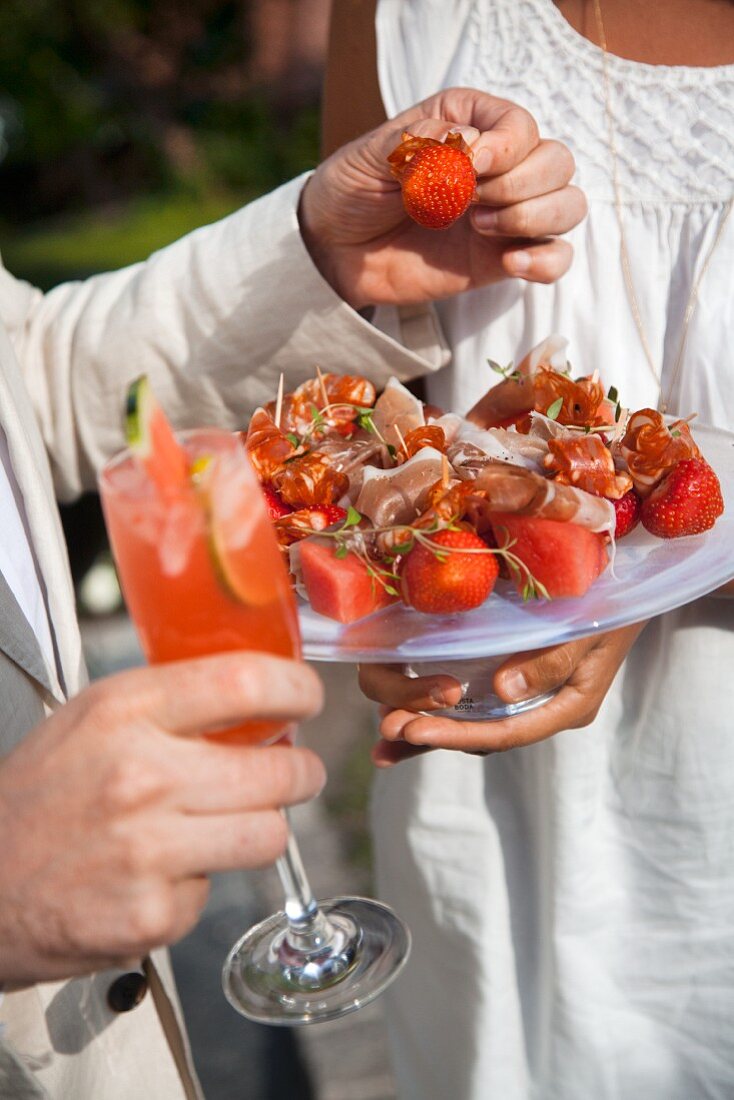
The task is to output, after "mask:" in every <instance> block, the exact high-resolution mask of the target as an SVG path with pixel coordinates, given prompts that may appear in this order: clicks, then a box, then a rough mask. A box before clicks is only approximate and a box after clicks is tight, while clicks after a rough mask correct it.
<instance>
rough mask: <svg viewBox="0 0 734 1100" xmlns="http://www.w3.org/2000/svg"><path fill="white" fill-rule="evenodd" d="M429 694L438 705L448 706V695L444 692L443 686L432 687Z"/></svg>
mask: <svg viewBox="0 0 734 1100" xmlns="http://www.w3.org/2000/svg"><path fill="white" fill-rule="evenodd" d="M428 694H429V696H430V697H431V699H432V700H433V702H434V703H436V705H437V706H439V707H445V706H446V696H445V695H444V693H443V692H442V690H441V688H431V690H430V691H429V693H428Z"/></svg>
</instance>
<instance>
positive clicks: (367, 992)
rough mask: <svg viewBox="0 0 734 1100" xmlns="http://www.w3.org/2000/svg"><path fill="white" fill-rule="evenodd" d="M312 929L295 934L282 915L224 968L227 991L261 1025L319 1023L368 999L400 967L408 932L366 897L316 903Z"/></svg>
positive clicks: (258, 929)
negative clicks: (315, 926) (315, 920)
mask: <svg viewBox="0 0 734 1100" xmlns="http://www.w3.org/2000/svg"><path fill="white" fill-rule="evenodd" d="M319 913H320V917H319V916H317V921H318V922H319V923H318V928H317V932H316V934H314V931H313V928H311V929H310V931H309V934H308V937H306V936H304V937H300V936H299V935H298V934H295V935H294V933H293V926H292V925H291V924H289V922H288V919H287V917H286V915H285V913H282V912H281V913H276V914H275V915H274V916H272V917H268V918H267V919H266V920H264V921H262V922H261V923H260V924H256V925H255V927H254V928H251V929H250V930H249V931H248V932H246V933H245V935H244V936H243V937H242V939H240V940H239V941H238V942H237V943H236V944H235V945H234V947H233V948H232V950H231V951H230V953H229V955H228V956H227V961H226V963H225V966H224V972H223V976H222V982H223V986H224V993H225V996H226V998H227V1000H228V1001H229V1003H230V1004H231V1005H232V1007H233V1008H236V1009H237V1011H238V1012H240V1013H242V1015H243V1016H247V1017H248V1019H250V1020H256V1021H258V1022H259V1023H263V1024H282V1025H287V1026H294V1025H303V1024H314V1023H321V1022H323V1021H325V1020H334V1019H337V1018H338V1017H340V1016H345V1015H346V1014H347V1013H348V1012H354V1011H356V1009H358V1008H361V1007H362V1006H363V1005H365V1004H368V1003H369V1002H370V1001H372V1000H374V999H375V997H377V996H379V994H380V993H382V991H383V990H384V989H386V988H387V986H388V985H389V984H390V982H392V981H393V979H394V978H396V977H397V975H398V974H399V973H400V971H401V970H402V968H403V966H404V965H405V963H406V961H407V959H408V955H409V954H410V932H409V931H408V929H407V927H406V925H405V924H403V922H402V921H401V920H400V918H399V917H398V916H396V914H395V913H393V911H392V910H391V909H389V908H388V907H387V906H386V905H382V904H381V903H380V902H378V901H372V900H369V899H367V898H356V897H344V898H331V899H329V900H328V901H323V902H320V903H319Z"/></svg>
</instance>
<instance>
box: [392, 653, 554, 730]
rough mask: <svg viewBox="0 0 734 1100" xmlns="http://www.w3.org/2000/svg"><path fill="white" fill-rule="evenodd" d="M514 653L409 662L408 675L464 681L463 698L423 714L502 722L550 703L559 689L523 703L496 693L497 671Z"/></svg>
mask: <svg viewBox="0 0 734 1100" xmlns="http://www.w3.org/2000/svg"><path fill="white" fill-rule="evenodd" d="M509 656H510V655H509V654H507V653H506V654H504V655H503V656H500V657H480V658H478V659H475V660H471V661H438V662H437V661H431V662H426V663H421V664H410V665H406V666H405V668H404V672H405V675H406V676H411V677H413V678H417V677H419V676H439V675H443V676H453V677H454V679H455V680H458V681H459V682H460V684H461V698H460V699H459V701H458V703H454V705H453V706H451V707H444V708H442V709H441V710H430V711H428V710H426V711H422V712H421V713H422V714H426V715H429V716H430V717H431V718H436V717H440V718H456V719H457V720H459V721H461V722H498V721H499V720H500V719H501V718H512V717H514V716H515V715H517V714H524V713H525V712H526V711H528V710H534V709H535V707H540V706H542V705H543V703H547V702H548V700H549V699H552V698H553V696H554V695H555V694H556V692H557V690H558V689H556V690H555V691H547V692H544V694H543V695H535V696H533V698H532V699H523V700H522V702H520V703H506V702H505V700H504V699H500V697H499V695H496V694H495V692H494V687H493V680H494V674H495V672H496V671H497V669H498V668H499V667H500V665H502V664H504V663H505V661H506V660H507V659H508V657H509Z"/></svg>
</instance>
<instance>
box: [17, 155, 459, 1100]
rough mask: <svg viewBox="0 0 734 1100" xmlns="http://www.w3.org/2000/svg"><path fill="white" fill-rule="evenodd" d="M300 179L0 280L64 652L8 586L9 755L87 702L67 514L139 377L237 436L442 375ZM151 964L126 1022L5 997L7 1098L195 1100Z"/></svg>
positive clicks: (26, 463)
mask: <svg viewBox="0 0 734 1100" xmlns="http://www.w3.org/2000/svg"><path fill="white" fill-rule="evenodd" d="M304 179H305V177H301V178H299V179H297V180H294V181H293V182H292V183H290V184H286V185H285V186H284V187H282V188H280V189H279V190H278V191H276V192H274V193H273V194H272V195H270V196H267V197H265V198H263V199H261V200H258V201H257V202H255V203H253V204H251V205H250V206H249V207H246V208H245V209H243V210H241V211H239V212H237V213H236V214H233V215H232V216H231V217H229V218H227V219H225V220H224V221H221V222H218V223H216V224H215V225H212V226H208V227H206V228H204V229H200V230H198V231H196V232H195V233H192V234H191V235H190V236H188V237H186V238H184V239H183V240H181V241H178V242H177V243H176V244H174V245H171V246H170V247H168V248H166V249H163V250H162V251H161V252H158V253H156V254H155V255H154V256H152V257H151V258H150V259H149V260H148V261H147V262H146V263H143V264H138V265H135V266H133V267H130V268H126V269H123V270H121V271H117V272H112V273H109V274H106V275H102V276H99V277H97V278H93V279H89V280H88V281H86V282H83V283H73V284H65V285H63V286H59V287H57V288H56V289H55V290H53V291H52V292H50V293H49V294H46V295H43V294H41V292H40V291H38V290H36V289H34V288H33V287H31V286H29V285H28V284H26V283H22V282H20V281H18V280H16V279H14V278H13V277H12V276H11V275H10V274H9V273H8V272H7V271H6V270H5V269H4V268H3V267H1V266H0V423H1V424H2V427H3V429H4V431H5V433H6V436H7V440H8V447H9V451H10V458H11V462H12V465H13V469H14V472H15V475H16V478H17V480H18V484H19V487H20V491H21V493H22V496H23V501H24V505H25V509H26V513H27V518H28V524H29V528H30V532H31V538H32V542H33V547H34V551H35V554H36V557H37V561H38V565H39V570H40V573H41V576H42V580H43V584H44V586H45V591H46V597H47V602H48V607H49V613H50V618H51V622H52V627H53V633H54V637H55V642H56V646H57V651H58V667H57V669H56V670H48V669H47V668H46V667H45V666H44V662H43V659H42V656H41V653H40V650H39V647H38V645H37V643H36V640H35V638H34V636H33V634H32V631H31V630H30V627H29V626H28V623H27V622H26V620H25V618H24V617H23V614H22V612H21V611H20V608H19V607H18V605H17V603H16V601H15V599H14V598H13V595H12V593H11V592H10V589H9V588H8V586H7V584H6V583H5V581H4V579H3V578H2V576H1V575H0V752H1V753H7V752H8V751H10V750H11V749H12V748H13V746H14V745H15V744H16V743H17V741H18V740H19V739H20V738H21V737H22V736H23V735H24V734H25V733H26V732H27V731H28V730H29V729H30V728H32V727H33V726H34V725H35V724H36V723H38V722H39V721H41V720H42V719H43V717H44V716H45V715H48V714H50V713H51V712H52V711H53V710H54V709H55V708H57V707H58V706H60V705H63V703H64V701H65V699H67V698H68V697H69V696H71V695H73V694H74V693H75V692H77V691H79V689H80V688H81V687H83V686H84V683H85V670H84V660H83V655H82V648H81V643H80V637H79V631H78V628H77V622H76V617H75V608H74V593H73V588H72V583H71V578H70V573H69V568H68V562H67V557H66V550H65V545H64V539H63V534H62V529H61V525H60V522H59V516H58V511H57V508H56V499H57V498H58V499H67V500H68V499H71V498H73V497H74V496H75V495H77V494H78V493H80V492H81V491H83V490H85V489H91V488H94V485H95V475H96V471H97V470H98V469H99V467H100V465H101V464H102V463H103V462H104V461H105V459H107V458H108V457H109V456H110V455H111V454H112V453H114V452H115V451H116V450H118V449H119V448H120V447H121V446H122V445H123V434H122V409H123V401H124V395H125V392H126V388H127V386H128V383H129V382H130V381H131V380H132V379H133V378H135V377H136V376H138V375H139V374H141V373H144V372H145V373H147V374H149V375H150V377H151V379H152V381H153V385H154V387H155V390H156V392H157V393H158V395H159V398H160V400H161V402H162V404H163V406H164V407H165V409H166V410H167V412H168V413H169V414H170V416H171V417H172V419H173V420H174V421H175V422H176V423H177V424H178V425H179V426H182V427H183V426H188V425H193V424H202V423H217V424H222V425H225V426H231V427H236V426H239V425H242V424H243V422H244V421H245V420H246V419H247V416H248V415H249V413H250V412H251V411H252V409H253V408H254V407H255V406H257V405H258V404H260V403H261V402H264V401H266V400H269V399H270V398H271V397H272V396H273V394H274V393H275V391H276V388H277V382H278V378H279V375H280V372H281V371H283V372H285V374H286V377H287V380H288V383H289V385H294V384H296V383H298V382H299V381H301V380H303V379H304V378H306V377H308V376H309V375H310V374H311V373H312V372H313V369H314V366H315V364H316V363H319V364H320V365H321V366H322V367H323V368H324V369H326V370H332V371H341V372H345V373H365V374H368V375H369V376H370V377H371V378H372V379H373V380H374V381H375V382H376V383H377V384H378V385H379V384H381V383H384V382H385V381H386V380H387V378H388V377H389V376H390V375H391V374H392V375H397V376H398V377H399V378H409V377H411V376H414V375H417V374H423V373H425V372H426V371H427V370H431V369H436V368H438V367H440V366H442V365H443V363H444V362H445V358H446V357H445V353H444V351H443V350H442V345H441V342H440V340H439V338H438V332H437V329H436V326H435V324H434V322H433V319H432V315H431V314H430V313H426V312H425V311H423V310H420V309H417V310H414V311H406V312H404V313H403V314H402V315H401V316H398V314H397V313H395V314H394V315H393V316H392V319H391V321H390V326H391V331H392V333H393V335H392V336H388V335H385V334H383V333H382V332H380V331H378V329H377V328H376V327H374V326H373V325H371V324H369V323H368V322H367V321H365V320H364V319H363V318H362V317H361V316H360V315H358V314H357V313H355V312H354V311H352V310H351V309H349V307H348V306H346V305H345V304H344V303H343V302H342V301H341V300H340V299H339V298H338V297H337V296H336V295H335V294H334V293H333V292H332V291H331V289H330V288H329V286H328V285H327V284H326V283H325V282H324V281H323V280H322V279H321V277H320V276H319V274H318V272H317V271H316V269H315V268H314V267H313V265H312V263H311V261H310V258H309V256H308V253H307V252H306V250H305V248H304V246H303V243H302V240H301V237H300V234H299V232H298V222H297V204H298V197H299V195H300V192H301V189H302V187H303V184H304ZM409 346H410V347H412V348H413V350H412V351H411V350H407V348H408V347H409ZM0 843H2V838H0ZM1 888H2V884H0V889H1ZM153 958H154V964H155V970H154V972H153V974H152V980H151V990H150V992H149V993H148V994H147V995H146V996H145V997H144V998H143V1000H142V1002H141V1003H140V1004H139V1005H138V1006H137V1007H136V1008H134V1009H133V1010H132V1011H130V1012H126V1013H124V1014H116V1013H114V1012H113V1011H112V1010H111V1009H110V1008H109V1007H108V1004H107V991H108V990H109V987H110V984H111V982H112V981H113V980H114V979H115V977H117V976H119V973H120V972H107V973H100V974H94V975H92V976H90V977H83V978H76V979H74V980H72V981H65V982H49V983H47V984H39V985H35V986H33V987H31V988H27V989H24V990H19V991H15V992H13V991H7V992H6V994H5V997H4V1000H3V1003H2V1005H0V1025H2V1026H1V1032H2V1034H1V1035H0V1097H2V1098H3V1100H8V1098H16V1097H17V1098H21V1097H22V1098H23V1100H32V1098H36V1097H45V1098H48V1097H51V1098H54V1100H130V1097H155V1100H183V1098H188V1100H191V1098H195V1097H199V1096H200V1095H201V1094H200V1089H199V1086H198V1083H197V1082H196V1078H195V1075H194V1072H193V1069H192V1067H191V1061H190V1057H189V1052H188V1046H187V1043H186V1039H185V1033H184V1030H183V1024H182V1021H181V1017H180V1010H179V1006H178V1001H177V999H176V993H175V989H174V985H173V980H172V976H171V973H170V968H169V966H168V960H167V956H166V954H165V952H156V953H155V955H154V957H153ZM1 978H2V975H0V980H1Z"/></svg>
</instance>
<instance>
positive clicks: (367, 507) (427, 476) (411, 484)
mask: <svg viewBox="0 0 734 1100" xmlns="http://www.w3.org/2000/svg"><path fill="white" fill-rule="evenodd" d="M443 461H444V459H443V455H442V454H441V453H440V451H437V450H435V449H434V448H433V447H423V448H421V450H420V451H418V452H417V454H415V455H413V457H412V458H409V459H408V461H407V462H404V463H403V465H402V466H395V467H394V468H393V469H392V470H377V469H375V468H374V467H373V466H367V467H366V468H365V471H364V479H363V482H362V488H361V490H360V493H359V496H358V497H357V502H356V505H355V507H356V509H357V511H358V512H361V513H362V515H363V516H367V518H368V519H369V520H371V521H372V523H373V524H374V525H375V527H388V526H390V525H392V524H394V523H412V522H413V521H414V520H415V518H416V516H418V515H420V513H421V512H422V511H423V510H424V508H425V505H426V501H427V499H428V492H429V489H430V488H431V486H432V485H434V484H435V483H436V482H437V481H438V480H439V478H440V477H441V473H442V469H443Z"/></svg>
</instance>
